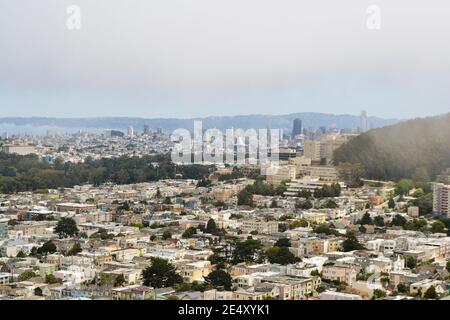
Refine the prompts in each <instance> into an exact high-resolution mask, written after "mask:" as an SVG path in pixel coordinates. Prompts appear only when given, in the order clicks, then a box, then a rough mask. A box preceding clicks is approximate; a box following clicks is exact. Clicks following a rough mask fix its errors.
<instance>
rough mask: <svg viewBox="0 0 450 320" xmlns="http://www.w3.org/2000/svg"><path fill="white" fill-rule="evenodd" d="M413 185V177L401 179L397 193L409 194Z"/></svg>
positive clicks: (397, 185) (396, 189)
mask: <svg viewBox="0 0 450 320" xmlns="http://www.w3.org/2000/svg"><path fill="white" fill-rule="evenodd" d="M413 186H414V183H413V181H412V180H411V179H401V180H400V181H399V182H398V183H397V184H396V186H395V194H397V195H403V196H404V195H408V193H409V191H410V190H411V189H412V188H413Z"/></svg>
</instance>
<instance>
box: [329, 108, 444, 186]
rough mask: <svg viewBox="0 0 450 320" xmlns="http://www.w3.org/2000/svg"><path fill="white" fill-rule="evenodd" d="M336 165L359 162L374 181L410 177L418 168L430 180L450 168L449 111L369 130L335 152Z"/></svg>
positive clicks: (366, 174) (367, 176) (365, 173)
mask: <svg viewBox="0 0 450 320" xmlns="http://www.w3.org/2000/svg"><path fill="white" fill-rule="evenodd" d="M334 161H335V164H340V163H353V164H360V165H361V166H362V168H363V172H364V176H365V177H366V178H370V179H377V180H394V181H397V180H400V179H402V178H411V177H412V176H413V175H414V173H415V172H416V170H417V169H418V168H421V170H423V169H425V171H426V172H427V174H428V175H429V177H430V178H431V179H433V178H434V177H435V176H436V175H437V174H439V173H441V172H442V171H443V170H445V169H446V168H448V167H450V113H449V114H446V115H442V116H437V117H429V118H421V119H414V120H410V121H405V122H402V123H399V124H396V125H393V126H388V127H384V128H380V129H374V130H370V131H368V132H366V133H364V134H361V135H359V136H358V137H355V138H354V139H352V140H350V141H349V142H348V143H346V144H344V145H342V146H341V147H340V148H338V149H337V150H335V152H334Z"/></svg>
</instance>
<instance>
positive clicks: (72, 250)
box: [67, 242, 83, 256]
mask: <svg viewBox="0 0 450 320" xmlns="http://www.w3.org/2000/svg"><path fill="white" fill-rule="evenodd" d="M81 251H83V249H82V248H81V244H80V243H78V242H75V244H74V245H73V246H72V248H70V249H69V251H67V255H68V256H76V255H77V254H78V253H80V252H81Z"/></svg>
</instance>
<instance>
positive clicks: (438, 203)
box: [433, 183, 450, 216]
mask: <svg viewBox="0 0 450 320" xmlns="http://www.w3.org/2000/svg"><path fill="white" fill-rule="evenodd" d="M433 213H434V214H439V215H447V216H450V185H446V184H443V183H434V184H433Z"/></svg>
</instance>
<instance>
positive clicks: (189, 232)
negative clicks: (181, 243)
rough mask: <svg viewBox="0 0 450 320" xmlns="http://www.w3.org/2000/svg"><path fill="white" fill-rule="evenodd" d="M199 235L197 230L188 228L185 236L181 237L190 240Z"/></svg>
mask: <svg viewBox="0 0 450 320" xmlns="http://www.w3.org/2000/svg"><path fill="white" fill-rule="evenodd" d="M196 233H197V229H196V228H195V227H189V228H187V229H186V230H185V231H184V232H183V234H182V235H181V237H182V238H183V239H187V238H190V237H192V236H193V235H194V234H196Z"/></svg>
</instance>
